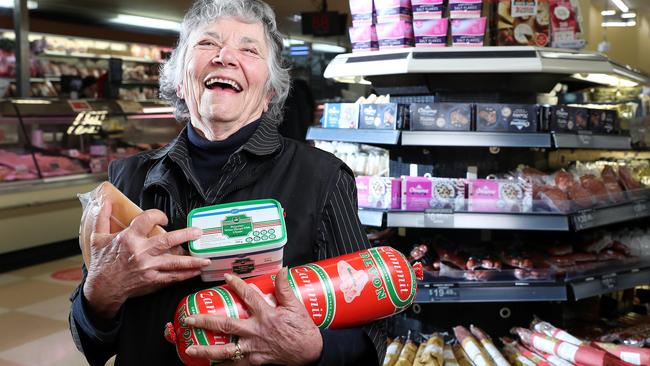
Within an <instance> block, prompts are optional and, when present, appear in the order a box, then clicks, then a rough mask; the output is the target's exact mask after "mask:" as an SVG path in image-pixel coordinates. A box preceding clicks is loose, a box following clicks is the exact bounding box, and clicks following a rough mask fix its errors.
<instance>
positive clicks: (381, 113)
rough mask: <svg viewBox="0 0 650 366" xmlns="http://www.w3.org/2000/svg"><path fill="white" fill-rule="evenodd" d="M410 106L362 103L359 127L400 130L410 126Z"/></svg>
mask: <svg viewBox="0 0 650 366" xmlns="http://www.w3.org/2000/svg"><path fill="white" fill-rule="evenodd" d="M408 118H409V113H408V107H407V106H406V105H403V104H397V103H381V104H361V106H360V111H359V128H360V129H373V130H398V129H402V128H404V127H406V126H408Z"/></svg>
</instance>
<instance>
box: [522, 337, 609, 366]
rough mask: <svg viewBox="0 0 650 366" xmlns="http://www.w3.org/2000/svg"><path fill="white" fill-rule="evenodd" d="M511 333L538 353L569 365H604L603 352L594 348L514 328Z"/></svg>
mask: <svg viewBox="0 0 650 366" xmlns="http://www.w3.org/2000/svg"><path fill="white" fill-rule="evenodd" d="M513 331H514V332H516V333H517V334H518V335H519V337H520V338H521V341H522V342H523V343H525V344H527V345H529V346H531V347H533V348H534V349H536V350H538V351H541V352H544V353H551V354H554V355H556V356H559V357H561V358H563V359H564V360H566V361H569V362H571V363H576V364H582V365H585V366H603V365H605V355H606V354H605V352H603V351H601V350H599V349H596V348H594V347H590V346H584V345H582V346H576V345H575V344H571V343H569V342H563V341H560V340H557V339H555V338H551V337H548V336H546V335H544V334H541V333H536V332H531V331H530V330H528V329H526V328H514V329H513Z"/></svg>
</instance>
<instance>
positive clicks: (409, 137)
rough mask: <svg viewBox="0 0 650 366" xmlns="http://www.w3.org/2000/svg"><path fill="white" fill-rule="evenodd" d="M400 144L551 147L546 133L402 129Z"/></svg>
mask: <svg viewBox="0 0 650 366" xmlns="http://www.w3.org/2000/svg"><path fill="white" fill-rule="evenodd" d="M402 145H410V146H485V147H490V146H499V147H551V138H550V136H549V134H548V133H498V132H455V131H403V132H402Z"/></svg>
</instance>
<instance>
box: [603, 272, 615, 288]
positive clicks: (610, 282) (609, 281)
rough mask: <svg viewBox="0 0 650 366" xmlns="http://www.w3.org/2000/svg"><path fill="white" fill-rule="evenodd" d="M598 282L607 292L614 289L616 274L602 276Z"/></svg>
mask: <svg viewBox="0 0 650 366" xmlns="http://www.w3.org/2000/svg"><path fill="white" fill-rule="evenodd" d="M600 282H601V283H602V284H603V288H604V289H607V290H611V289H614V288H616V274H615V273H613V274H611V275H607V276H603V277H602V278H601V279H600Z"/></svg>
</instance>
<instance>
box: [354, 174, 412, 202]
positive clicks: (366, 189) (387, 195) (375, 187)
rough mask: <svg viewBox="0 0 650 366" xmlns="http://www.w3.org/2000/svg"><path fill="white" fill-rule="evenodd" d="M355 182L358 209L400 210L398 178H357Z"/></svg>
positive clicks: (400, 186) (400, 183)
mask: <svg viewBox="0 0 650 366" xmlns="http://www.w3.org/2000/svg"><path fill="white" fill-rule="evenodd" d="M355 180H356V185H357V198H358V203H359V207H365V208H391V209H397V210H399V209H400V207H401V204H400V201H401V199H402V196H401V190H402V182H401V180H400V179H399V178H390V177H371V176H359V177H356V178H355Z"/></svg>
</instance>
